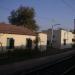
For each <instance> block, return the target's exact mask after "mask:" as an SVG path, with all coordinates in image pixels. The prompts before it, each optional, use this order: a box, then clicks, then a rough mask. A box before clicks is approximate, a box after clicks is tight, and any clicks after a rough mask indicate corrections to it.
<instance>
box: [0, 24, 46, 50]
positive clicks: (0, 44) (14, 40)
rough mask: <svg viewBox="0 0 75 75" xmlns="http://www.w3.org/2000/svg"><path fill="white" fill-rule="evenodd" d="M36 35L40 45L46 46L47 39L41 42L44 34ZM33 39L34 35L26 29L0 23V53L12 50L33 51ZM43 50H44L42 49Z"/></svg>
mask: <svg viewBox="0 0 75 75" xmlns="http://www.w3.org/2000/svg"><path fill="white" fill-rule="evenodd" d="M38 35H39V37H40V45H46V41H47V40H46V39H47V37H46V38H45V40H44V41H42V40H43V39H41V38H44V37H43V35H44V34H43V33H39V34H38ZM46 36H47V35H46ZM35 39H36V33H35V32H34V31H32V30H29V29H28V28H25V27H21V26H16V25H11V24H4V23H0V51H1V50H3V51H4V50H5V51H7V50H12V49H14V48H21V49H22V48H23V49H26V48H27V49H28V48H31V49H34V47H35V43H34V41H35ZM42 42H43V43H42ZM44 43H45V44H44ZM43 49H45V48H44V47H43V48H42V50H43Z"/></svg>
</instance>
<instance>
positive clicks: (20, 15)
mask: <svg viewBox="0 0 75 75" xmlns="http://www.w3.org/2000/svg"><path fill="white" fill-rule="evenodd" d="M34 17H35V12H34V9H33V8H30V7H24V6H20V7H19V8H18V9H16V10H12V11H11V14H10V16H9V17H8V20H9V23H11V24H13V25H18V26H20V25H22V26H24V27H27V28H29V29H32V30H38V28H39V27H38V25H37V24H36V21H35V19H34Z"/></svg>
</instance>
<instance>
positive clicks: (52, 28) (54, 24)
mask: <svg viewBox="0 0 75 75" xmlns="http://www.w3.org/2000/svg"><path fill="white" fill-rule="evenodd" d="M58 25H60V24H54V25H52V32H51V34H52V35H51V47H52V46H53V28H54V26H58Z"/></svg>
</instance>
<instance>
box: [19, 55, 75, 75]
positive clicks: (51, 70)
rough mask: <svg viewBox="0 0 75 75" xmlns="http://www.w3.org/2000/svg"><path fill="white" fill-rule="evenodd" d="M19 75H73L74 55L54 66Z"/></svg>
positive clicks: (74, 70) (74, 69) (74, 73)
mask: <svg viewBox="0 0 75 75" xmlns="http://www.w3.org/2000/svg"><path fill="white" fill-rule="evenodd" d="M72 66H74V67H73V69H72V68H71V67H72ZM20 75H75V55H72V56H71V57H70V58H68V59H66V60H63V61H60V62H57V63H55V64H54V65H50V66H47V67H44V68H43V69H38V70H36V71H31V72H29V73H27V74H26V73H24V72H23V73H21V74H20Z"/></svg>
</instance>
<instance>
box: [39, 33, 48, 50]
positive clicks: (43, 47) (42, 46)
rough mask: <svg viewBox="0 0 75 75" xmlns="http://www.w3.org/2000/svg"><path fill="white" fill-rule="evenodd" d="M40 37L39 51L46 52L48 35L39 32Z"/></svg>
mask: <svg viewBox="0 0 75 75" xmlns="http://www.w3.org/2000/svg"><path fill="white" fill-rule="evenodd" d="M38 37H39V43H38V46H39V49H40V50H41V51H43V50H46V47H47V34H46V33H43V32H39V33H38Z"/></svg>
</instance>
